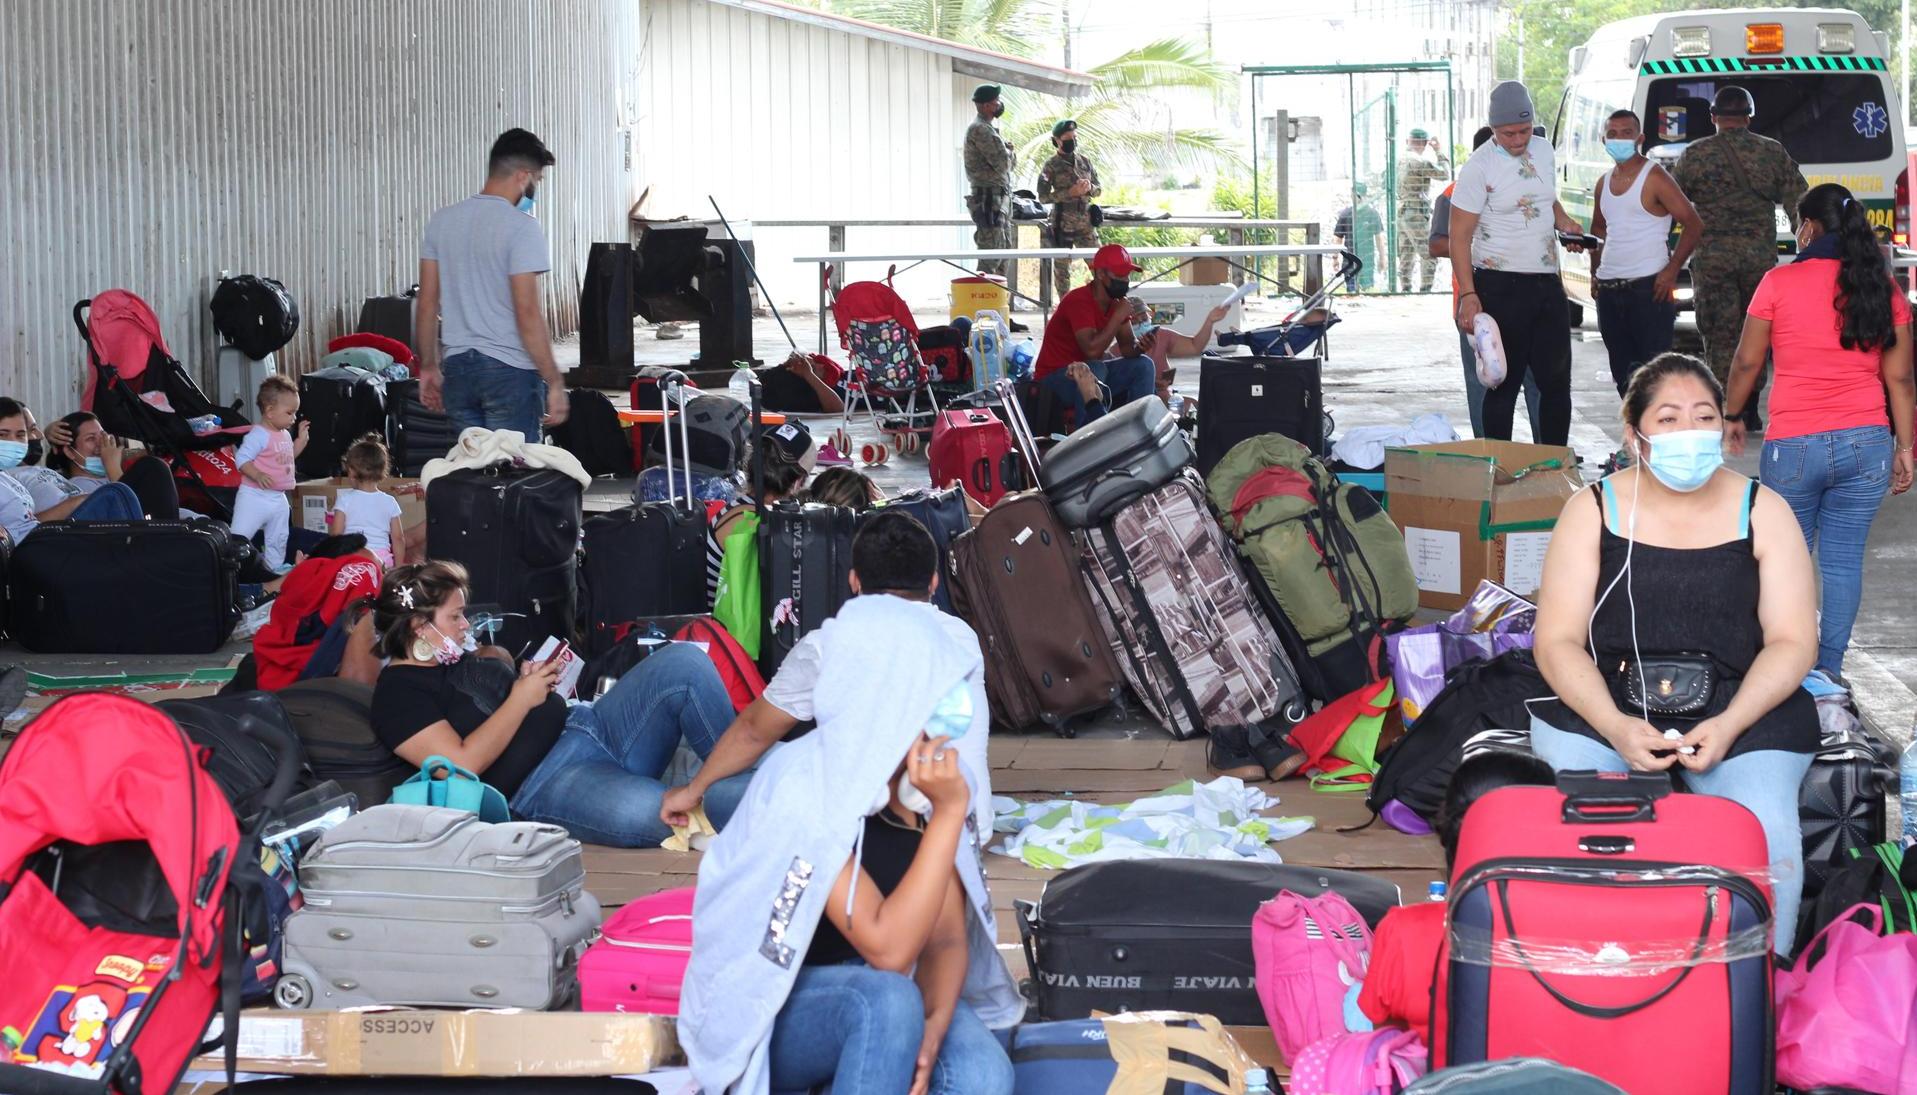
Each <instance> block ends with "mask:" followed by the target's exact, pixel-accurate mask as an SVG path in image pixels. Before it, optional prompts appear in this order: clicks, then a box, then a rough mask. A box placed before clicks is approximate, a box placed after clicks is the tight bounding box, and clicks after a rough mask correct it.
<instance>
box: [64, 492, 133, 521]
mask: <svg viewBox="0 0 1917 1095" xmlns="http://www.w3.org/2000/svg"><path fill="white" fill-rule="evenodd" d="M145 517H146V511H145V510H144V509H142V508H141V507H140V496H139V495H137V494H134V493H133V488H132V487H129V486H127V485H126V484H125V483H104V484H101V486H100V487H99V489H97V490H95V491H94V492H93V493H92V494H89V495H87V500H86V501H84V502H82V503H80V504H79V505H77V506H75V507H73V512H72V513H69V514H67V520H69V521H139V520H142V519H144V518H145Z"/></svg>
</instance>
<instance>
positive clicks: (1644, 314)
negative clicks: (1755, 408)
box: [1597, 274, 1756, 402]
mask: <svg viewBox="0 0 1917 1095" xmlns="http://www.w3.org/2000/svg"><path fill="white" fill-rule="evenodd" d="M1597 321H1598V333H1599V334H1601V335H1603V336H1604V352H1605V353H1606V354H1608V355H1609V356H1610V359H1611V381H1612V382H1613V383H1615V384H1616V385H1617V394H1619V395H1623V394H1624V389H1625V387H1626V386H1627V385H1629V384H1630V383H1631V374H1632V373H1635V372H1637V370H1638V367H1639V366H1641V365H1643V364H1644V363H1645V362H1647V361H1649V360H1651V359H1652V358H1654V357H1656V356H1657V355H1659V354H1661V353H1663V352H1664V351H1666V350H1668V349H1670V348H1671V337H1672V335H1673V333H1674V332H1675V331H1676V329H1677V303H1676V302H1675V301H1669V300H1659V299H1657V277H1656V276H1655V275H1652V274H1646V275H1645V276H1644V277H1641V278H1633V279H1631V280H1630V281H1628V282H1624V283H1622V284H1616V283H1612V282H1606V283H1605V286H1604V288H1603V289H1600V290H1598V292H1597ZM1752 402H1756V401H1755V400H1753V401H1752Z"/></svg>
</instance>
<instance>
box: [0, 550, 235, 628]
mask: <svg viewBox="0 0 1917 1095" xmlns="http://www.w3.org/2000/svg"><path fill="white" fill-rule="evenodd" d="M238 576H239V559H238V556H237V554H236V553H235V551H234V548H233V545H232V542H231V537H229V536H227V535H225V534H224V533H221V532H219V531H217V530H215V529H212V528H209V527H203V526H200V525H197V524H189V523H187V522H183V521H142V522H138V523H133V522H128V523H120V522H105V521H55V522H51V523H48V524H44V525H41V526H40V527H39V528H37V529H35V530H34V531H33V533H32V534H31V535H29V536H28V537H26V538H25V539H24V540H22V541H21V542H20V543H19V544H17V545H16V546H15V547H14V549H13V555H12V558H11V559H10V560H9V561H8V565H7V601H8V606H9V620H8V623H9V628H10V631H11V633H12V635H13V637H14V638H15V639H16V640H18V641H19V643H20V645H22V646H24V647H26V648H27V649H29V650H34V651H38V652H40V653H42V654H210V653H212V652H213V651H215V650H218V649H219V648H220V647H221V645H223V644H224V643H225V642H226V639H227V636H229V635H231V634H232V633H233V627H234V625H235V624H237V623H239V622H240V609H239V592H238Z"/></svg>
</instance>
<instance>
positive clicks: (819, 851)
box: [679, 595, 1024, 1095]
mask: <svg viewBox="0 0 1917 1095" xmlns="http://www.w3.org/2000/svg"><path fill="white" fill-rule="evenodd" d="M814 634H815V635H817V636H818V649H819V676H818V683H817V684H816V686H815V687H814V689H813V692H812V701H813V715H814V716H815V717H816V719H817V721H818V724H819V727H818V729H817V730H816V731H814V732H813V733H811V734H808V735H806V736H805V737H802V738H800V739H798V740H797V741H792V742H788V743H786V744H785V745H783V746H781V747H780V748H778V749H776V750H774V751H773V752H772V753H771V754H769V755H768V756H767V758H766V761H765V764H764V765H763V766H762V767H761V769H760V770H761V772H763V773H764V775H763V777H762V778H760V779H757V780H754V781H753V783H752V786H751V787H750V788H749V789H748V790H747V791H746V794H745V798H744V800H743V801H742V802H740V804H739V809H738V813H736V814H734V815H733V818H732V825H731V827H730V828H728V829H726V830H725V831H724V832H722V833H720V834H719V836H718V837H717V838H716V839H714V840H713V842H712V845H711V846H710V847H709V848H708V849H707V850H706V855H705V859H704V861H703V862H701V863H700V865H699V892H698V900H697V903H696V904H695V906H694V912H693V931H692V939H693V943H692V961H691V964H690V965H689V966H688V967H687V969H686V977H685V995H684V997H683V999H682V1001H681V1006H680V1012H679V1038H680V1041H681V1043H682V1044H683V1045H684V1046H685V1048H686V1055H687V1058H688V1060H689V1061H690V1063H691V1065H692V1073H693V1076H694V1078H695V1079H697V1080H698V1083H699V1087H700V1089H701V1090H702V1091H704V1092H706V1093H707V1095H765V1093H766V1092H770V1091H777V1092H786V1091H808V1090H814V1089H817V1088H820V1087H830V1089H831V1090H832V1092H833V1095H900V1093H902V1092H910V1093H911V1095H927V1093H928V1092H930V1093H933V1095H1010V1092H1011V1090H1012V1068H1011V1063H1010V1062H1009V1061H1008V1060H1007V1059H1006V1056H1005V1051H1004V1049H1003V1048H1001V1047H1000V1045H999V1043H998V1041H997V1039H996V1038H994V1037H993V1036H992V1034H991V1032H990V1030H989V1029H988V1027H1006V1026H1010V1025H1012V1024H1014V1023H1016V1022H1017V1021H1018V1019H1019V1018H1020V1016H1021V1015H1022V1014H1023V1012H1024V1004H1023V1001H1021V1000H1020V999H1019V996H1018V993H1017V991H1016V990H1015V989H1014V988H1013V987H1012V982H1011V977H1010V976H1009V974H1007V972H1006V969H1005V963H1004V961H1003V960H1002V959H1001V958H1000V957H999V955H998V950H997V946H996V940H995V937H994V932H995V929H994V926H993V920H992V900H991V895H990V894H989V893H988V892H987V890H986V888H985V878H984V874H983V869H982V868H983V864H982V862H981V852H982V847H981V844H980V837H979V833H978V826H977V822H976V821H975V820H974V818H973V813H972V808H971V795H972V788H971V784H970V781H969V780H968V779H967V777H966V774H965V766H964V765H962V764H961V763H960V760H959V754H958V749H957V748H955V747H954V746H952V744H951V738H952V736H953V735H959V734H975V733H983V728H982V727H976V728H975V727H973V725H972V723H973V718H974V715H975V714H976V712H975V709H974V706H973V691H972V685H971V681H972V680H973V679H974V678H975V677H976V676H977V675H978V674H979V673H981V672H982V662H981V658H980V655H979V652H978V648H977V647H976V646H972V647H970V648H969V649H967V648H966V646H965V645H964V644H962V643H960V642H958V641H956V640H955V639H954V638H953V637H952V635H951V633H950V632H949V631H948V630H947V629H946V627H945V625H943V624H942V623H940V621H939V619H938V616H937V614H936V613H933V612H929V611H927V610H926V606H924V605H923V604H917V603H914V602H911V601H907V600H905V599H903V598H900V597H892V596H882V595H881V596H871V595H868V596H861V597H855V598H853V599H852V600H851V601H849V602H847V604H846V605H845V607H844V608H842V609H840V610H839V612H838V614H837V615H835V616H833V617H832V618H831V619H829V620H827V621H826V622H825V624H824V626H822V627H821V628H820V629H819V630H818V631H816V632H814ZM708 801H710V799H708Z"/></svg>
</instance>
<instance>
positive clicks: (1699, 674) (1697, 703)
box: [1609, 654, 1719, 718]
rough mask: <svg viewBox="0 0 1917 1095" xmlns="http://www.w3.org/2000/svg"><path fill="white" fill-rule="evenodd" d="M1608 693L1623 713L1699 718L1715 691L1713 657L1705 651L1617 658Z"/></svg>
mask: <svg viewBox="0 0 1917 1095" xmlns="http://www.w3.org/2000/svg"><path fill="white" fill-rule="evenodd" d="M1609 676H1610V681H1609V683H1610V685H1611V697H1612V698H1613V699H1615V700H1616V701H1617V705H1618V709H1619V710H1621V711H1623V712H1624V713H1625V714H1631V713H1633V712H1647V713H1649V714H1652V715H1665V716H1681V717H1686V718H1702V717H1704V712H1705V711H1706V710H1708V709H1709V708H1710V706H1711V700H1712V699H1713V698H1715V697H1716V695H1717V684H1718V679H1719V673H1718V669H1717V661H1716V659H1714V658H1712V657H1711V656H1710V655H1708V654H1664V655H1651V656H1649V657H1641V658H1638V659H1637V660H1635V661H1633V660H1632V659H1630V658H1620V659H1619V660H1618V663H1617V669H1616V670H1615V671H1613V672H1612V673H1611V674H1610V675H1609Z"/></svg>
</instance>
